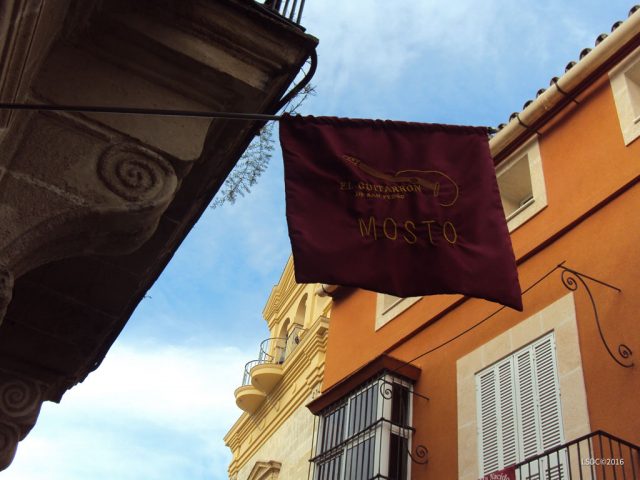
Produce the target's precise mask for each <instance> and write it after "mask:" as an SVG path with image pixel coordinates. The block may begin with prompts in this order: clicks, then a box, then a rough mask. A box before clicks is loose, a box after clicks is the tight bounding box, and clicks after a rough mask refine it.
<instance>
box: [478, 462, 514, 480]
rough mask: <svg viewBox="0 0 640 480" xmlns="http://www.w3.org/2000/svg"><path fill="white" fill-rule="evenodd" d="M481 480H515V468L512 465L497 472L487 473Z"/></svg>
mask: <svg viewBox="0 0 640 480" xmlns="http://www.w3.org/2000/svg"><path fill="white" fill-rule="evenodd" d="M481 480H516V468H515V467H514V466H513V465H512V466H510V467H507V468H504V469H502V470H499V471H497V472H493V473H489V474H487V475H485V476H484V477H482V478H481Z"/></svg>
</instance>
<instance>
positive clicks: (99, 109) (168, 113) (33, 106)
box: [0, 103, 498, 136]
mask: <svg viewBox="0 0 640 480" xmlns="http://www.w3.org/2000/svg"><path fill="white" fill-rule="evenodd" d="M0 110H40V111H49V112H75V113H110V114H125V115H149V116H153V115H155V116H164V117H196V118H197V117H199V118H225V119H227V120H256V121H262V122H268V121H272V120H273V121H275V122H279V121H280V120H282V115H268V114H265V113H242V112H211V111H209V112H206V111H198V110H172V109H167V108H138V107H107V106H101V105H50V104H44V103H0ZM484 128H486V129H487V133H488V134H489V135H490V136H491V135H494V134H495V133H496V132H497V131H498V130H497V129H496V128H494V127H484Z"/></svg>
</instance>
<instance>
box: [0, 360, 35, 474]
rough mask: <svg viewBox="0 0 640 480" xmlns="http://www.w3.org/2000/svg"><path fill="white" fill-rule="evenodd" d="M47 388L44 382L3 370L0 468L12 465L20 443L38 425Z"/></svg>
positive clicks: (1, 382)
mask: <svg viewBox="0 0 640 480" xmlns="http://www.w3.org/2000/svg"><path fill="white" fill-rule="evenodd" d="M45 391H46V386H45V385H44V384H43V383H40V382H37V381H34V380H31V379H28V378H26V377H23V376H20V375H17V374H14V373H11V372H8V371H5V370H0V470H3V469H5V468H6V467H7V466H9V464H10V463H11V461H12V460H13V457H14V456H15V454H16V449H17V448H18V442H19V441H20V440H22V439H23V438H24V437H26V436H27V434H28V433H29V431H30V430H31V428H32V427H33V426H34V425H35V423H36V420H37V418H38V414H39V413H40V407H41V406H42V402H43V401H44V394H45Z"/></svg>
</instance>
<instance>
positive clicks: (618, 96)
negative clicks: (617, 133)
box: [609, 47, 640, 146]
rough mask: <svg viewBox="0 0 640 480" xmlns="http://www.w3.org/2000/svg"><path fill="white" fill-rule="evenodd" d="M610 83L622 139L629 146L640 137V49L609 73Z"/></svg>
mask: <svg viewBox="0 0 640 480" xmlns="http://www.w3.org/2000/svg"><path fill="white" fill-rule="evenodd" d="M633 77H637V78H633ZM609 83H610V85H611V91H612V93H613V99H614V102H615V105H616V112H617V114H618V122H619V123H620V129H621V131H622V138H623V139H624V144H625V145H627V146H628V145H629V144H631V143H632V142H633V141H635V140H636V139H637V138H638V137H640V47H638V48H636V49H635V50H634V51H633V52H631V53H630V54H629V55H628V56H627V57H626V58H625V59H624V60H622V61H621V62H620V63H619V64H618V65H616V66H615V67H614V68H612V69H611V70H610V71H609ZM634 97H635V98H634Z"/></svg>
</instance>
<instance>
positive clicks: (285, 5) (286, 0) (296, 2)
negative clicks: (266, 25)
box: [263, 0, 304, 25]
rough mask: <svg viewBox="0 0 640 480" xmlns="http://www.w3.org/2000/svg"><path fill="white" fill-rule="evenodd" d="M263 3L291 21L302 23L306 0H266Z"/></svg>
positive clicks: (297, 23)
mask: <svg viewBox="0 0 640 480" xmlns="http://www.w3.org/2000/svg"><path fill="white" fill-rule="evenodd" d="M263 5H264V6H265V7H266V8H268V9H269V10H272V11H273V12H275V13H277V14H278V15H280V16H281V17H283V18H286V19H287V20H289V21H290V22H293V23H295V24H296V25H300V20H301V19H302V11H303V10H304V0H264V3H263Z"/></svg>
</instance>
